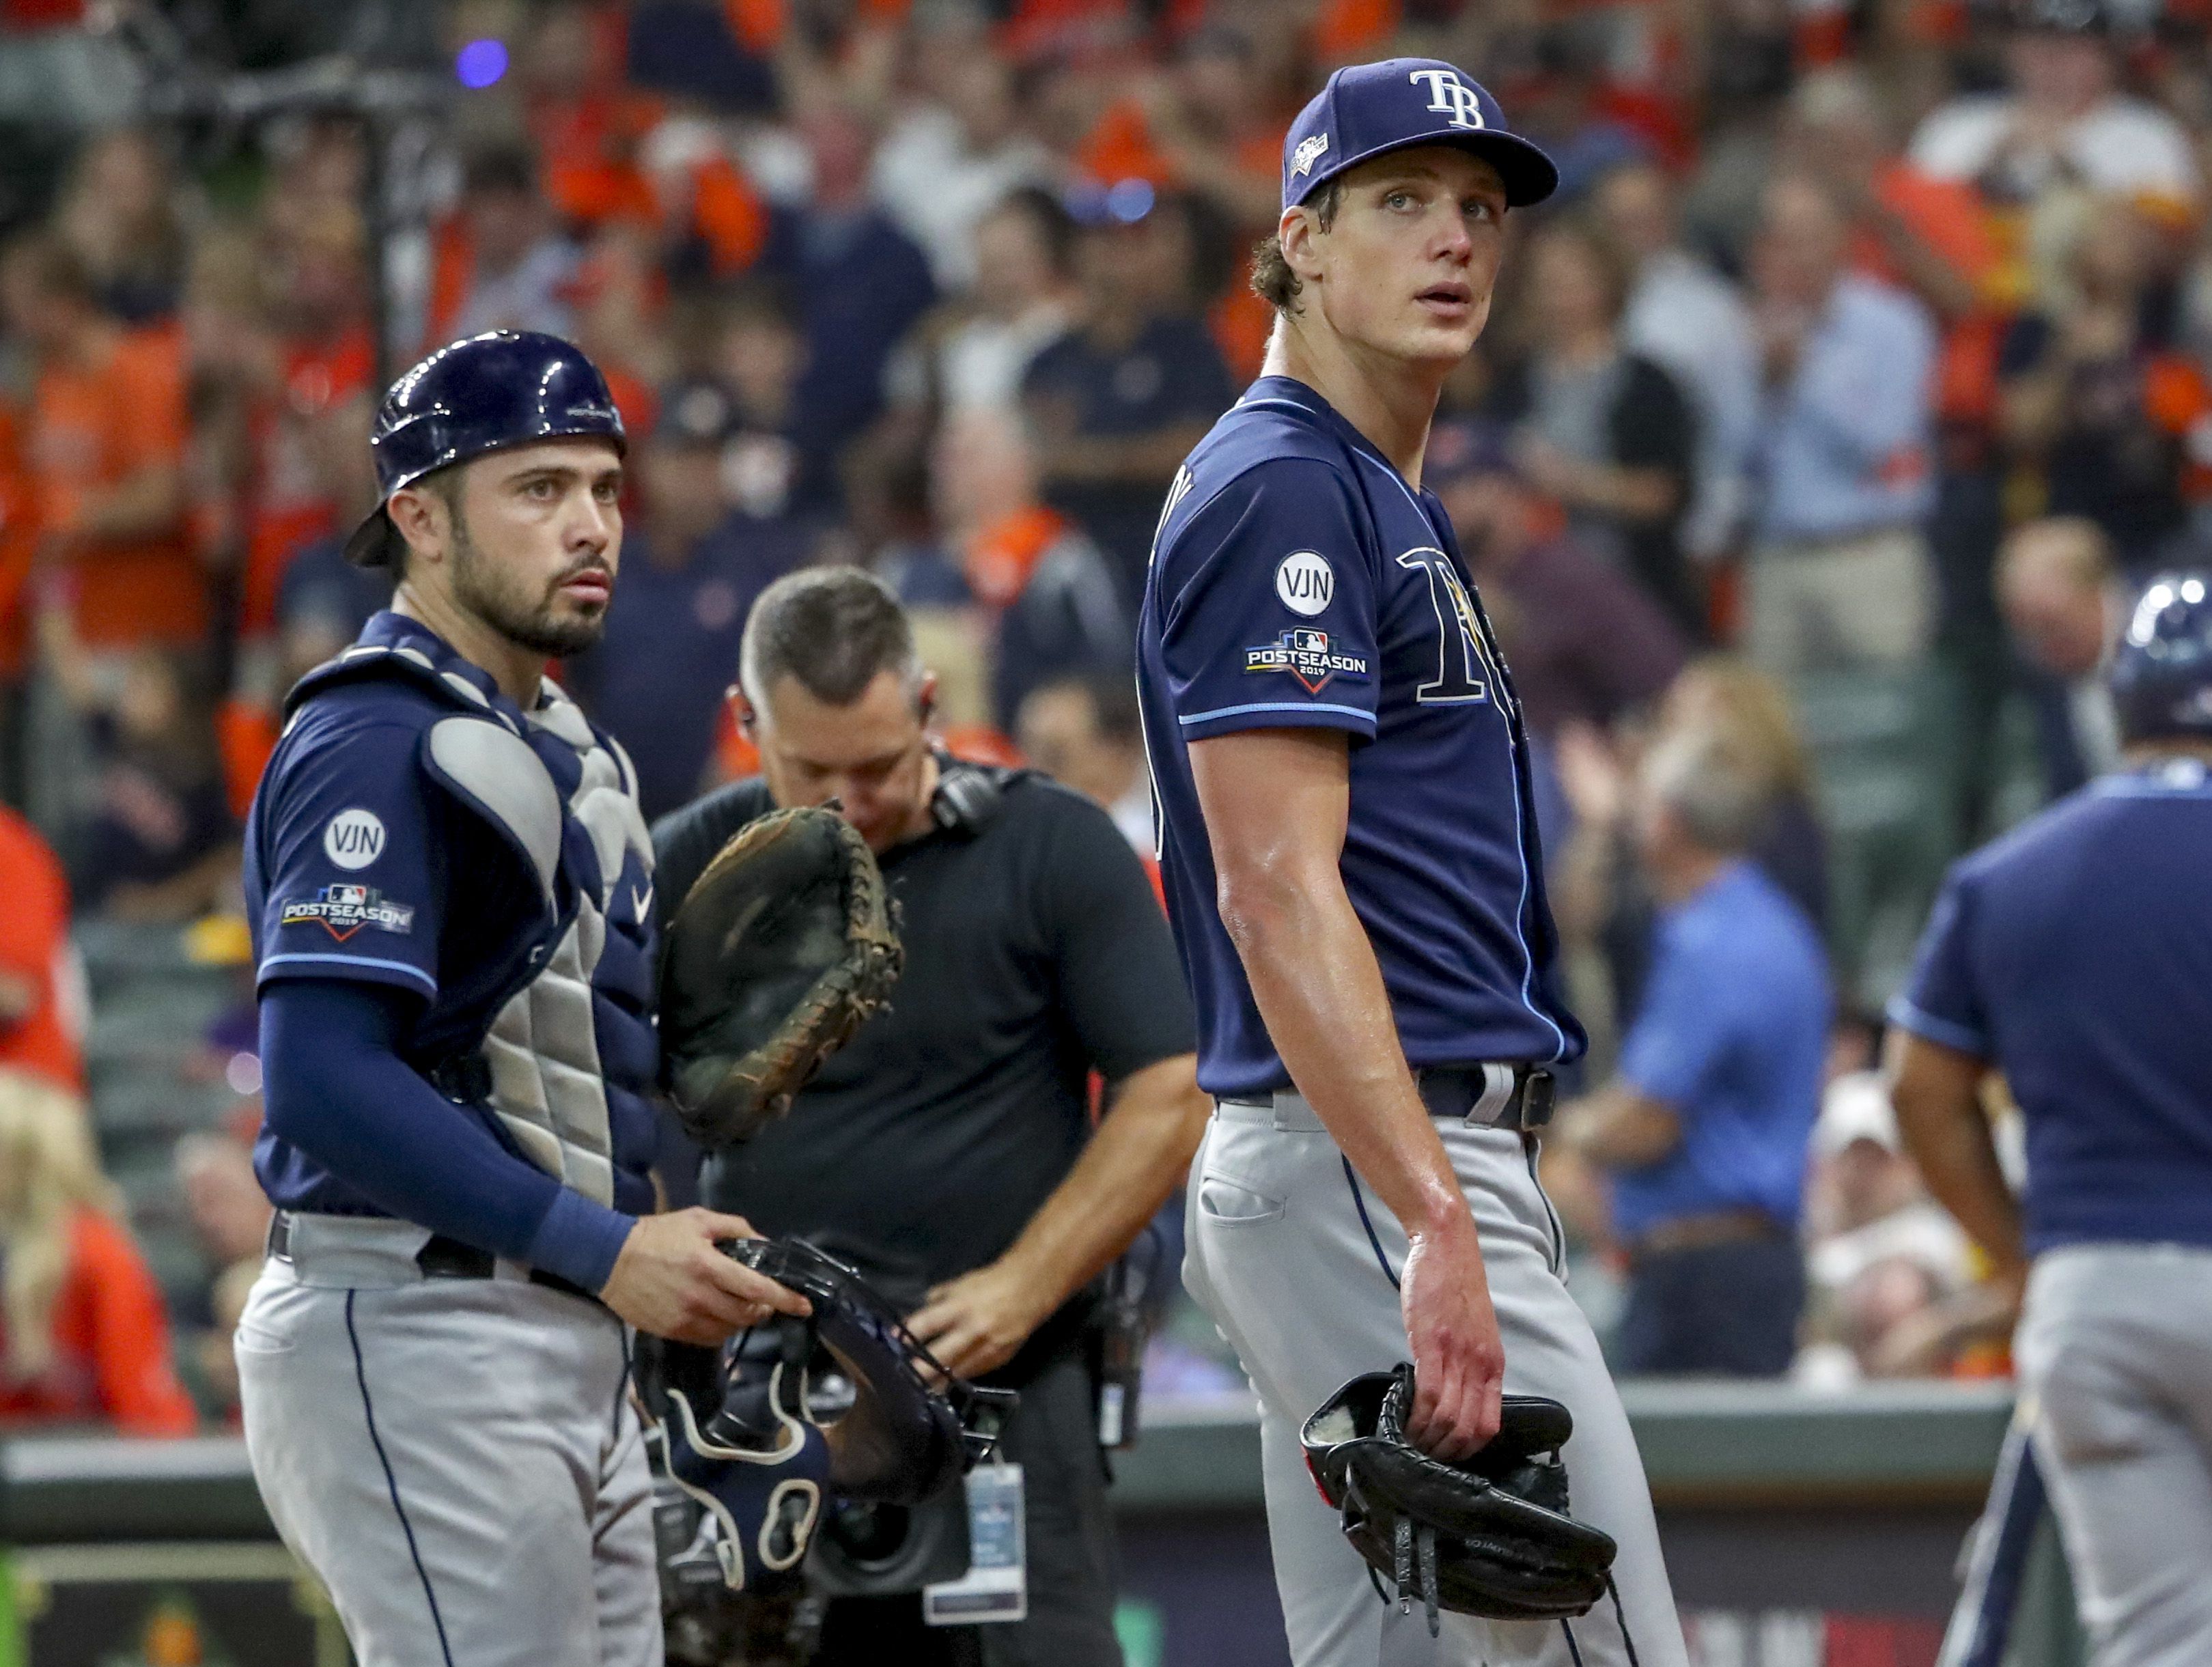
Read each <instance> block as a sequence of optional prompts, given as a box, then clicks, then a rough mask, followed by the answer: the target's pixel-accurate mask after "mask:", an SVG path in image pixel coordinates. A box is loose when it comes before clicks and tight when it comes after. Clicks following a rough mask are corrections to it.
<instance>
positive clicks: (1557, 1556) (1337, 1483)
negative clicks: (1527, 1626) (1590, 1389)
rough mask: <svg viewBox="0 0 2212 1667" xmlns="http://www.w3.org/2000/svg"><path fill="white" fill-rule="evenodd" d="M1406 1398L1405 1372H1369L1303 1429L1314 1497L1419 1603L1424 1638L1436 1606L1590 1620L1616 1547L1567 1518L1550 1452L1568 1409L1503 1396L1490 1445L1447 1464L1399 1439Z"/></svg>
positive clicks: (1560, 1476)
mask: <svg viewBox="0 0 2212 1667" xmlns="http://www.w3.org/2000/svg"><path fill="white" fill-rule="evenodd" d="M1412 1404H1413V1367H1411V1366H1404V1365H1401V1366H1399V1367H1398V1369H1397V1370H1396V1371H1395V1372H1369V1373H1368V1374H1366V1375H1365V1376H1364V1377H1360V1378H1353V1379H1352V1381H1351V1382H1350V1383H1348V1384H1346V1385H1345V1386H1344V1387H1343V1388H1342V1389H1340V1390H1338V1391H1337V1392H1336V1393H1335V1394H1334V1395H1333V1396H1329V1398H1328V1400H1327V1401H1326V1402H1322V1408H1321V1410H1320V1411H1318V1412H1316V1414H1314V1415H1313V1416H1312V1417H1311V1418H1310V1419H1308V1420H1307V1421H1306V1427H1305V1430H1304V1437H1303V1439H1304V1446H1305V1454H1306V1468H1307V1469H1309V1470H1310V1471H1311V1472H1312V1473H1313V1478H1314V1481H1315V1482H1316V1485H1317V1486H1319V1488H1321V1493H1322V1498H1323V1499H1325V1500H1328V1502H1329V1504H1331V1505H1332V1506H1335V1507H1336V1508H1337V1509H1338V1510H1339V1511H1340V1512H1342V1513H1343V1521H1344V1535H1345V1537H1346V1539H1348V1540H1350V1541H1351V1542H1352V1548H1353V1549H1354V1550H1356V1551H1358V1553H1359V1554H1360V1555H1361V1556H1362V1557H1364V1558H1365V1559H1366V1560H1367V1564H1368V1567H1369V1568H1370V1571H1379V1572H1380V1573H1383V1574H1387V1575H1389V1577H1390V1579H1391V1581H1392V1582H1393V1584H1394V1585H1395V1586H1396V1587H1397V1591H1398V1605H1399V1608H1400V1609H1401V1610H1402V1609H1406V1608H1407V1607H1409V1606H1410V1604H1411V1603H1412V1602H1413V1599H1414V1598H1416V1597H1418V1598H1419V1599H1420V1600H1421V1602H1422V1603H1423V1604H1424V1606H1425V1608H1426V1609H1427V1610H1428V1616H1429V1632H1430V1634H1431V1636H1433V1635H1434V1634H1436V1632H1437V1610H1438V1609H1453V1610H1455V1611H1457V1612H1458V1613H1460V1614H1462V1615H1488V1616H1491V1617H1493V1618H1495V1619H1499V1620H1508V1621H1549V1620H1564V1619H1565V1618H1567V1617H1569V1616H1571V1615H1583V1614H1586V1613H1587V1612H1588V1611H1589V1608H1590V1606H1591V1605H1592V1604H1593V1603H1596V1602H1597V1600H1598V1599H1599V1598H1600V1597H1603V1596H1604V1595H1605V1591H1606V1588H1607V1585H1608V1584H1609V1583H1610V1580H1611V1575H1610V1573H1609V1572H1610V1570H1611V1569H1612V1567H1613V1552H1614V1549H1615V1548H1614V1546H1613V1537H1612V1536H1610V1535H1607V1534H1602V1533H1600V1532H1599V1531H1598V1530H1596V1529H1595V1528H1592V1527H1590V1526H1589V1524H1586V1523H1578V1522H1577V1521H1576V1520H1575V1519H1574V1518H1572V1517H1571V1516H1569V1515H1568V1514H1567V1472H1566V1467H1565V1465H1563V1464H1561V1463H1559V1448H1560V1446H1561V1445H1564V1444H1565V1441H1566V1439H1567V1437H1568V1436H1569V1435H1571V1433H1573V1431H1574V1427H1575V1425H1574V1418H1573V1415H1571V1414H1570V1413H1569V1412H1568V1411H1567V1409H1566V1408H1565V1407H1563V1406H1561V1405H1560V1404H1559V1402H1556V1401H1550V1400H1546V1399H1545V1398H1544V1397H1542V1396H1534V1395H1509V1396H1506V1397H1505V1402H1504V1423H1503V1424H1501V1425H1500V1427H1499V1428H1498V1434H1497V1435H1496V1437H1494V1438H1493V1439H1492V1440H1491V1442H1490V1444H1489V1445H1487V1446H1486V1447H1484V1448H1483V1449H1482V1451H1480V1452H1478V1453H1476V1454H1475V1455H1474V1457H1472V1458H1467V1459H1462V1460H1459V1461H1458V1462H1456V1463H1446V1462H1445V1461H1443V1460H1442V1459H1438V1458H1432V1457H1430V1456H1429V1455H1428V1454H1426V1453H1425V1452H1423V1451H1420V1449H1419V1448H1418V1447H1415V1446H1414V1445H1413V1444H1412V1443H1411V1442H1409V1441H1408V1440H1407V1439H1406V1413H1407V1409H1408V1408H1410V1407H1411V1406H1412ZM1370 1578H1372V1575H1371V1574H1370ZM1376 1590H1377V1591H1380V1590H1381V1584H1380V1582H1379V1581H1378V1582H1377V1584H1376Z"/></svg>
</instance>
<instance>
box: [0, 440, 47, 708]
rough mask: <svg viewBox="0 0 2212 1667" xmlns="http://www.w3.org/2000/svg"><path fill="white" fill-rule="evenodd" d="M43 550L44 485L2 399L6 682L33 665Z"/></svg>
mask: <svg viewBox="0 0 2212 1667" xmlns="http://www.w3.org/2000/svg"><path fill="white" fill-rule="evenodd" d="M38 549H39V484H38V481H37V479H36V478H34V477H33V475H32V473H31V468H30V462H29V460H28V459H27V458H26V457H25V456H24V455H23V423H22V422H21V419H20V417H19V416H18V414H17V412H16V411H15V407H13V406H12V405H9V404H8V403H7V401H5V400H0V680H5V681H8V682H13V681H14V680H15V678H20V677H21V676H22V675H23V673H24V672H25V671H26V670H27V669H28V667H29V665H30V648H31V629H30V621H31V611H30V609H29V608H28V606H27V605H26V604H27V601H28V599H29V595H30V578H31V562H32V558H33V557H35V556H36V555H37V553H38Z"/></svg>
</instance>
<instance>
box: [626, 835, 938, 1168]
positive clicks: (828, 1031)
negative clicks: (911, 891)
mask: <svg viewBox="0 0 2212 1667" xmlns="http://www.w3.org/2000/svg"><path fill="white" fill-rule="evenodd" d="M902 958H903V952H902V950H901V948H900V946H899V940H898V934H897V931H896V928H895V925H894V921H893V916H892V909H891V904H890V898H889V897H888V895H887V894H886V892H885V891H884V877H883V873H882V871H881V870H880V869H878V867H876V860H875V857H874V856H873V855H872V854H871V853H870V852H869V850H868V847H867V843H866V841H865V840H863V839H862V838H861V837H860V835H859V834H858V833H857V832H855V831H854V829H853V826H852V824H850V823H848V822H847V821H846V820H845V818H843V817H842V816H839V815H838V814H837V813H836V812H835V811H830V810H820V809H800V810H786V811H777V812H773V813H772V814H770V815H768V816H764V817H763V818H760V820H758V821H757V822H753V823H750V824H747V825H746V826H745V827H744V828H743V829H742V830H739V831H738V834H737V835H736V836H735V837H732V839H731V841H730V843H728V844H726V845H725V846H723V847H722V849H720V851H719V852H717V853H716V854H715V856H714V861H712V862H710V863H708V865H707V870H706V872H705V873H702V874H701V875H700V876H699V879H698V880H697V882H696V884H695V885H693V886H692V887H691V890H690V891H689V892H688V893H687V894H686V895H685V897H684V900H683V902H682V903H679V904H678V906H677V910H676V915H675V918H674V919H673V920H672V921H671V922H670V923H669V928H668V946H667V952H666V958H665V962H664V964H663V970H662V976H661V989H662V998H661V1014H660V1035H661V1040H662V1044H663V1046H664V1047H665V1049H666V1052H667V1056H668V1061H669V1091H670V1097H671V1098H672V1099H673V1100H674V1101H675V1104H676V1110H677V1113H678V1116H681V1117H682V1119H683V1121H684V1128H685V1129H686V1130H687V1131H689V1133H690V1135H691V1137H692V1139H694V1140H696V1141H698V1142H699V1143H700V1144H701V1145H702V1146H705V1147H708V1148H710V1149H711V1148H714V1147H722V1146H727V1145H728V1144H729V1143H730V1142H732V1141H742V1140H744V1139H745V1138H746V1137H747V1136H748V1135H752V1134H754V1133H755V1132H757V1130H758V1129H760V1127H761V1126H762V1125H763V1123H765V1122H769V1120H770V1119H771V1118H775V1117H780V1116H782V1115H783V1114H784V1113H785V1112H786V1111H787V1110H790V1109H791V1098H792V1096H793V1094H795V1093H797V1092H799V1088H800V1087H801V1086H803V1085H804V1084H805V1081H806V1080H807V1079H808V1078H809V1077H811V1076H812V1075H813V1074H814V1073H815V1071H816V1070H817V1069H818V1068H820V1066H821V1064H822V1062H823V1060H825V1059H827V1058H828V1057H829V1056H830V1055H831V1054H833V1053H835V1052H836V1050H837V1049H839V1048H841V1047H842V1046H843V1045H844V1044H845V1043H846V1042H847V1041H848V1040H849V1039H850V1038H851V1037H852V1034H853V1032H854V1031H855V1030H857V1029H859V1028H860V1021H861V1020H862V1019H866V1018H867V1017H868V1015H869V1014H871V1013H874V1012H875V1011H876V1010H877V1009H878V1007H882V1006H883V1005H884V999H885V998H886V997H887V996H888V995H890V988H891V986H892V985H893V984H894V983H896V982H897V980H898V974H899V967H900V964H901V962H902Z"/></svg>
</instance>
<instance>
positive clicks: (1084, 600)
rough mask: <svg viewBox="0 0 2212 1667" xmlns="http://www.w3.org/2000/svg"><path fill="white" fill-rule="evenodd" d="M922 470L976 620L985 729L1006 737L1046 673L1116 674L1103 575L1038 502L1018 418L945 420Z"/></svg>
mask: <svg viewBox="0 0 2212 1667" xmlns="http://www.w3.org/2000/svg"><path fill="white" fill-rule="evenodd" d="M932 473H933V484H932V491H933V497H934V501H935V503H936V508H937V513H938V515H939V519H940V520H941V521H942V522H943V524H944V528H945V544H946V553H947V555H948V557H950V559H951V562H952V563H953V564H954V566H955V567H956V568H957V571H958V573H959V575H960V577H961V579H962V581H963V582H964V583H965V585H966V587H967V590H968V593H969V598H970V599H972V600H973V602H974V603H975V605H977V606H978V607H979V608H981V610H982V613H983V618H984V621H985V630H986V631H987V642H988V645H989V647H988V650H987V652H988V655H989V659H988V665H989V668H990V671H989V676H990V685H991V715H992V721H994V723H996V724H997V725H998V727H1000V729H1001V730H1006V731H1011V730H1012V728H1013V727H1014V723H1015V715H1016V714H1017V713H1018V711H1019V710H1020V709H1021V703H1022V700H1023V697H1024V696H1026V695H1027V694H1028V693H1029V691H1030V690H1032V689H1034V688H1036V686H1037V685H1038V684H1040V683H1042V682H1044V681H1045V680H1047V679H1048V678H1051V677H1053V676H1054V675H1056V674H1059V673H1062V672H1082V671H1103V670H1104V669H1105V668H1107V667H1109V666H1115V667H1126V666H1127V663H1128V656H1129V652H1130V648H1129V625H1128V618H1127V614H1126V613H1125V612H1124V611H1123V609H1122V606H1121V599H1120V598H1119V596H1118V594H1117V593H1116V592H1115V585H1114V577H1113V575H1112V574H1111V573H1110V572H1109V570H1108V569H1107V566H1106V562H1105V558H1104V557H1103V556H1101V555H1100V554H1099V551H1098V546H1097V545H1095V544H1093V543H1092V542H1091V539H1090V538H1088V537H1087V536H1085V533H1084V531H1083V529H1082V528H1081V527H1079V526H1077V525H1076V524H1075V523H1074V522H1073V521H1071V520H1069V519H1068V518H1067V517H1066V515H1064V514H1061V513H1060V511H1059V510H1057V509H1054V508H1052V507H1051V506H1050V505H1048V504H1047V503H1045V502H1042V500H1041V499H1040V498H1039V497H1038V496H1037V478H1036V456H1035V453H1033V452H1032V450H1031V449H1030V441H1029V436H1028V435H1027V433H1026V432H1025V431H1024V423H1023V421H1022V418H1021V417H1020V416H1019V414H1018V413H1016V412H1012V411H988V410H981V411H963V412H960V413H958V414H957V415H956V416H953V417H949V418H947V419H946V421H945V425H944V428H943V429H942V430H941V431H940V433H939V439H938V443H937V449H936V453H935V457H934V460H933V469H932Z"/></svg>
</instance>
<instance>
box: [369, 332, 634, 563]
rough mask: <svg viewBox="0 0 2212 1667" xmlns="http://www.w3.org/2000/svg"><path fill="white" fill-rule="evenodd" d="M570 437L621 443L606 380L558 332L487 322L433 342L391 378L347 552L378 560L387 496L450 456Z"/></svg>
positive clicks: (392, 540)
mask: <svg viewBox="0 0 2212 1667" xmlns="http://www.w3.org/2000/svg"><path fill="white" fill-rule="evenodd" d="M570 436H583V437H591V438H597V439H603V440H607V441H611V442H613V445H614V448H615V450H616V451H617V452H623V451H626V450H627V449H628V441H626V440H625V438H624V436H623V420H622V413H621V412H619V411H617V410H616V409H615V402H614V396H613V395H612V394H611V393H609V392H607V382H606V378H605V377H604V376H602V375H600V374H599V367H598V366H597V365H595V364H593V363H592V362H591V361H590V360H589V359H587V358H586V357H585V356H584V355H583V353H582V351H581V350H579V349H577V348H575V347H573V346H571V345H570V344H568V343H567V342H564V341H562V339H561V338H559V337H558V336H546V335H541V334H540V333H538V332H536V331H531V330H493V331H487V332H485V333H484V334H483V335H481V336H471V337H469V338H466V339H465V340H463V341H458V342H453V343H452V344H448V345H447V346H445V347H441V348H440V349H439V350H437V351H436V352H435V353H433V354H432V355H430V356H429V357H428V358H427V359H425V360H423V361H422V363H421V364H419V365H417V366H416V367H415V368H414V369H412V370H410V371H409V372H408V373H407V374H405V375H404V376H403V377H401V378H400V379H399V380H398V381H396V382H394V383H393V384H392V387H391V390H390V391H389V392H386V394H385V396H384V404H383V405H381V406H380V408H379V409H378V411H377V413H376V428H375V430H374V433H372V434H371V435H370V436H369V441H368V449H369V452H370V454H371V455H372V456H374V459H376V489H377V496H378V499H379V502H378V503H377V507H376V510H375V513H374V514H371V515H370V516H369V517H368V520H365V521H363V522H362V524H361V525H360V526H358V527H356V528H355V529H354V534H353V536H352V537H351V538H348V539H347V540H346V547H345V553H346V559H347V560H348V561H349V562H351V563H355V565H356V566H359V567H379V566H381V565H382V564H384V563H386V562H387V561H389V560H391V559H392V556H393V555H394V554H395V553H396V551H397V548H398V533H397V532H396V530H395V529H394V528H393V526H392V517H391V515H390V514H389V513H388V512H387V510H386V505H387V504H389V503H390V502H391V501H392V494H393V493H394V492H397V491H398V490H400V488H402V487H404V486H412V485H413V484H415V483H416V481H418V480H420V479H422V478H423V476H425V475H428V474H431V473H433V472H435V471H437V470H440V469H442V468H444V467H445V466H446V465H447V464H449V463H463V462H466V461H467V460H468V459H470V458H472V457H480V456H482V455H483V453H486V452H495V451H499V450H501V448H503V447H508V446H528V445H532V444H534V443H536V442H537V441H541V440H561V439H566V438H568V437H570Z"/></svg>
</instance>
